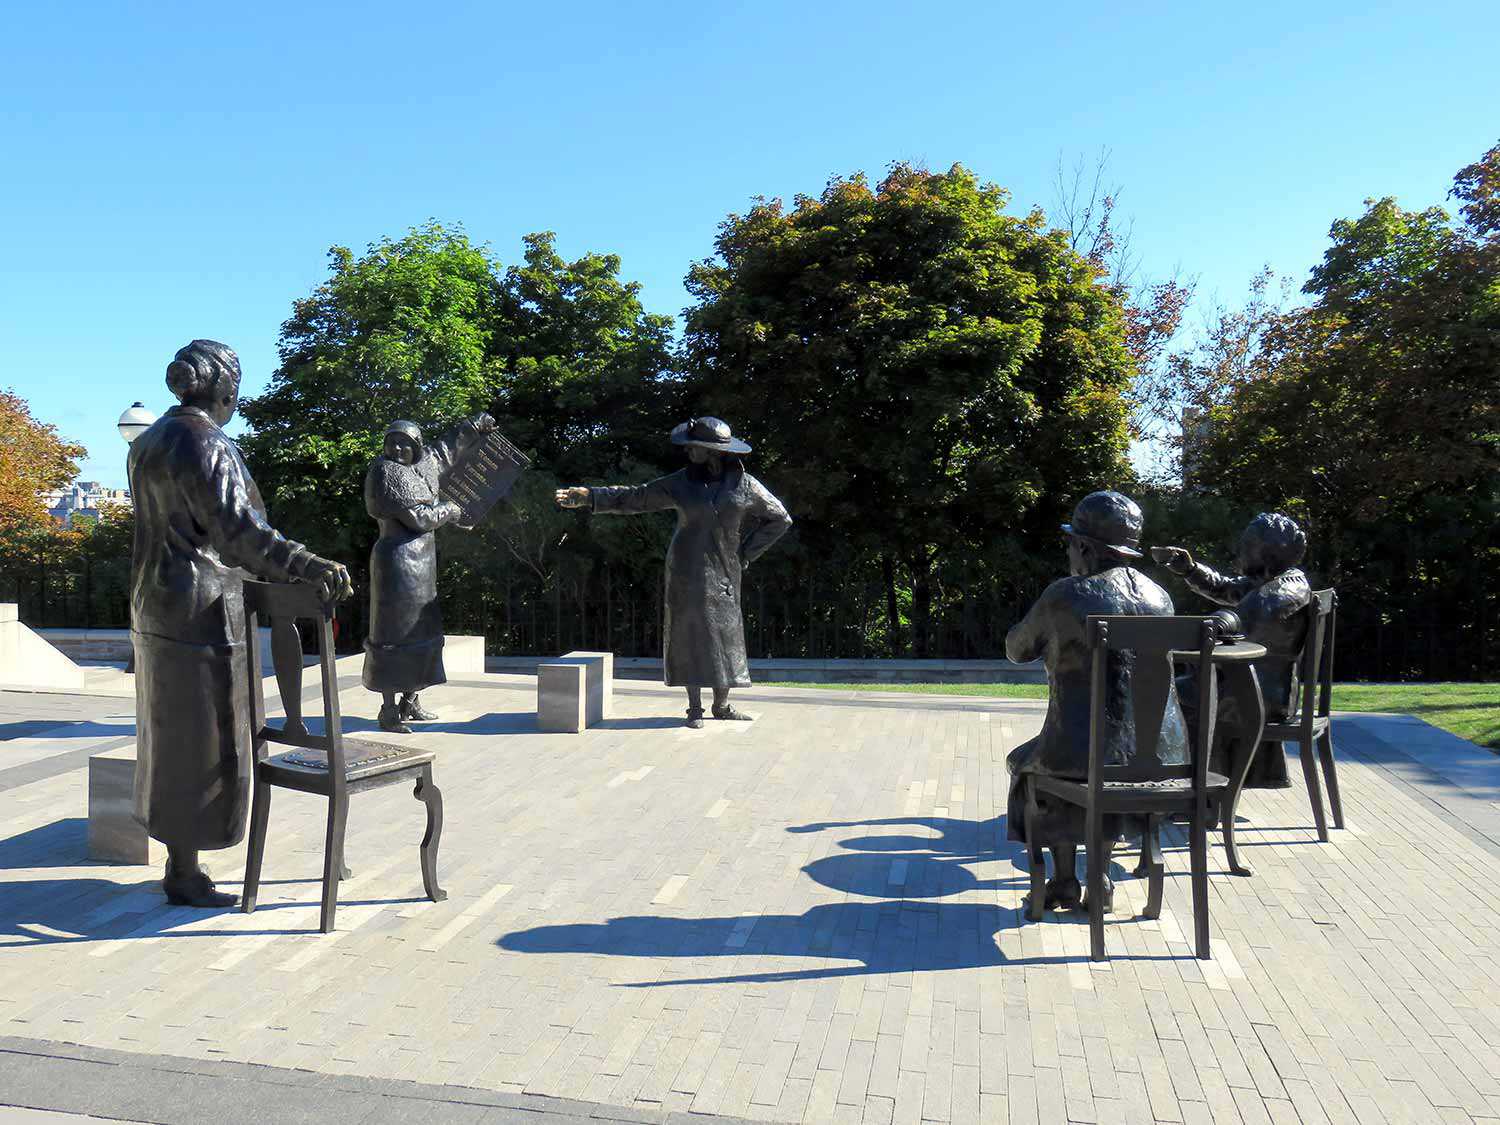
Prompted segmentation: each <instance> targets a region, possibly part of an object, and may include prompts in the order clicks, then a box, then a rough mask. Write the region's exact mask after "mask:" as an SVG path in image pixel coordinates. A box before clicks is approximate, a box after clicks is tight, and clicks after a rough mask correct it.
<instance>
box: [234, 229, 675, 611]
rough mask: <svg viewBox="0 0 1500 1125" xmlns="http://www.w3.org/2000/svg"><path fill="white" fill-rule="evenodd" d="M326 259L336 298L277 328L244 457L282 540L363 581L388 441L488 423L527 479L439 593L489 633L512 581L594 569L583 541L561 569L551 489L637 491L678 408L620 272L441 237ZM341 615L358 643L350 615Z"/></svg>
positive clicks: (322, 294) (251, 408) (452, 544)
mask: <svg viewBox="0 0 1500 1125" xmlns="http://www.w3.org/2000/svg"><path fill="white" fill-rule="evenodd" d="M329 258H330V271H329V272H330V276H329V278H328V280H327V281H325V282H324V283H323V284H322V285H320V286H319V287H318V288H317V289H316V290H315V291H314V292H313V293H312V294H311V295H310V296H309V297H307V298H304V299H302V300H299V301H298V302H296V304H295V306H294V308H293V313H292V316H291V317H290V318H289V319H288V320H287V321H286V323H285V324H284V325H283V326H282V333H281V346H280V351H281V365H280V367H278V369H277V370H276V372H275V374H274V375H273V376H272V379H271V385H270V387H269V388H268V390H267V391H266V393H265V394H263V395H260V396H259V397H257V398H255V399H254V400H250V401H247V402H246V403H245V404H244V406H243V411H244V414H245V417H246V419H247V420H248V421H249V422H250V424H251V426H252V427H253V432H252V433H251V434H250V435H248V436H247V437H246V438H245V440H244V442H243V445H244V447H245V451H246V454H247V456H248V458H249V459H250V462H251V465H252V469H253V471H254V473H255V475H256V479H257V482H258V483H259V484H260V486H261V488H262V491H263V492H264V493H265V495H266V498H267V501H268V504H269V506H270V507H271V510H272V517H273V520H274V521H275V522H276V523H277V525H278V526H280V527H282V528H283V530H285V531H286V532H287V533H288V534H291V535H294V536H296V537H298V538H301V539H304V540H305V541H307V542H308V543H309V545H311V546H313V547H314V549H315V550H318V551H319V552H321V553H324V554H328V555H331V556H334V557H338V558H340V559H341V560H343V561H346V562H348V563H349V564H350V566H351V568H352V569H353V570H354V571H355V572H356V574H361V573H362V572H363V571H364V569H365V566H366V561H367V557H368V554H369V550H370V547H371V545H372V544H373V542H374V539H375V535H376V529H375V525H374V524H373V523H372V522H371V520H370V519H369V517H368V516H367V515H366V513H365V510H364V502H363V480H364V473H365V468H366V466H367V465H368V464H369V462H370V460H371V458H373V457H374V456H376V454H377V453H378V452H379V449H380V444H381V435H382V434H383V433H384V430H385V427H386V425H387V424H388V423H390V422H391V421H394V420H395V419H397V418H406V419H410V420H412V421H415V422H417V423H419V424H421V425H422V426H423V427H424V430H425V431H426V433H427V436H428V437H429V439H437V438H441V437H443V436H444V435H445V433H446V431H447V429H448V428H449V427H450V426H451V425H452V424H454V423H456V422H457V421H459V420H460V419H461V418H463V417H466V416H468V415H471V414H473V413H476V412H478V411H480V410H489V411H490V412H492V413H494V414H495V415H496V417H497V418H498V419H499V420H500V424H501V428H502V429H503V431H504V432H505V434H506V436H507V437H509V438H510V439H511V440H512V441H514V442H515V443H516V444H517V445H518V446H520V447H521V448H522V449H523V450H524V451H526V452H527V453H528V454H529V455H530V456H532V458H533V460H534V462H535V465H536V468H535V471H534V472H533V473H531V474H529V475H528V477H527V478H524V484H523V486H522V487H521V488H520V489H519V490H518V493H517V495H516V497H515V498H514V500H513V502H512V503H511V504H509V505H507V506H505V507H503V508H502V509H501V510H500V511H498V512H497V513H496V515H495V516H494V517H492V518H491V519H490V520H489V521H487V522H486V524H485V525H484V527H483V529H482V530H481V531H480V532H479V533H477V534H475V535H464V534H460V533H454V534H452V535H449V534H447V533H444V535H443V548H442V551H441V553H440V557H441V558H442V559H443V561H444V565H445V567H446V568H447V569H446V570H445V572H444V573H445V585H447V584H451V583H450V582H449V581H448V579H452V580H453V581H462V582H464V583H466V584H467V589H466V591H465V592H466V595H471V596H472V600H473V601H474V603H475V606H476V607H477V608H475V610H474V612H475V614H476V615H477V616H478V617H479V621H478V622H477V623H476V624H477V627H483V624H484V614H485V613H487V612H491V611H492V610H493V606H487V605H486V601H487V598H488V600H490V601H492V600H493V595H494V594H495V590H496V588H497V586H498V585H501V584H503V583H506V582H508V581H510V579H511V578H512V577H513V576H512V575H510V573H509V572H508V570H507V566H509V565H513V566H515V567H517V568H519V569H518V571H517V574H518V575H519V576H521V579H522V580H524V581H528V582H535V583H540V584H543V585H546V584H549V583H552V582H553V581H554V580H555V577H556V576H555V571H556V568H557V566H558V565H559V562H560V560H561V558H562V556H563V555H566V556H568V557H569V558H570V559H571V561H572V562H573V563H574V564H575V565H584V566H587V565H591V563H590V560H591V558H592V557H593V556H595V555H597V554H598V548H597V543H596V542H595V541H594V536H593V535H592V534H591V533H592V531H593V529H591V528H590V529H583V530H582V532H581V534H575V535H573V536H572V538H571V541H570V542H569V543H568V547H567V550H566V551H564V552H562V553H561V554H560V553H559V550H558V548H559V547H560V546H561V541H562V540H563V539H564V537H566V536H567V535H568V532H569V530H573V529H575V525H576V523H577V521H576V520H563V519H562V517H561V516H560V515H559V513H557V511H556V509H555V506H554V505H553V504H552V501H551V496H550V491H549V489H550V487H551V486H552V485H555V483H556V482H557V480H558V479H559V476H560V475H561V476H566V477H568V478H570V479H572V478H577V479H586V478H601V477H605V476H617V475H620V474H621V473H625V474H627V475H628V474H630V473H632V472H634V473H636V474H639V473H640V472H641V471H642V468H641V463H640V459H641V458H642V457H644V456H649V454H650V453H651V452H656V453H658V454H659V453H660V452H661V450H660V446H661V440H660V434H659V432H657V431H659V430H660V427H661V421H660V419H661V416H662V415H663V414H665V413H668V412H669V407H668V406H667V405H666V404H667V403H668V402H669V401H670V400H671V399H672V398H673V396H674V395H677V394H679V393H680V391H679V389H678V388H677V387H676V385H675V384H674V382H673V380H672V378H671V370H672V367H671V355H670V347H669V345H670V332H671V320H670V318H667V317H660V316H651V315H649V314H647V313H646V312H645V310H644V309H643V308H642V306H641V303H640V299H639V295H638V286H636V285H634V284H631V283H626V282H623V281H621V280H620V278H619V269H620V262H619V259H618V258H616V257H614V256H610V255H599V254H588V255H585V256H584V257H582V258H580V259H578V260H576V261H572V262H569V261H566V260H565V259H563V258H562V257H561V256H560V255H559V254H558V253H557V252H556V249H555V247H554V240H553V236H552V235H551V234H546V233H543V234H533V235H530V236H528V237H527V238H526V240H525V254H524V258H523V260H522V261H521V262H520V263H517V264H515V265H512V266H510V267H508V268H507V267H505V266H503V265H502V264H501V263H500V262H499V261H498V260H497V259H496V258H495V257H494V255H493V253H492V252H491V251H490V249H489V248H488V247H486V246H481V245H476V244H475V243H473V242H471V241H470V239H469V238H468V236H467V235H466V234H465V233H464V232H463V231H462V230H457V229H447V228H444V227H443V226H441V225H439V224H437V223H429V224H427V225H426V226H423V227H420V228H418V229H416V230H413V231H411V232H409V233H408V234H407V235H406V236H405V237H404V238H402V239H400V240H397V241H392V240H385V241H382V242H379V243H376V244H375V245H373V246H371V247H370V249H369V251H368V252H367V253H366V254H364V255H363V256H361V257H356V256H355V255H354V254H353V253H352V252H351V251H349V250H348V249H346V248H343V247H335V248H334V249H332V250H331V251H330V252H329ZM602 533H603V534H604V535H605V536H608V535H609V534H610V533H611V529H609V528H604V529H602ZM637 534H639V532H637ZM349 612H350V613H351V617H352V618H353V621H352V624H354V625H355V626H356V629H355V631H356V632H357V626H358V624H359V612H360V607H359V606H358V605H352V606H350V607H349Z"/></svg>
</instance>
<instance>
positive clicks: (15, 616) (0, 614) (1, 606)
mask: <svg viewBox="0 0 1500 1125" xmlns="http://www.w3.org/2000/svg"><path fill="white" fill-rule="evenodd" d="M19 620H21V607H20V606H19V605H17V604H16V603H15V602H0V621H19Z"/></svg>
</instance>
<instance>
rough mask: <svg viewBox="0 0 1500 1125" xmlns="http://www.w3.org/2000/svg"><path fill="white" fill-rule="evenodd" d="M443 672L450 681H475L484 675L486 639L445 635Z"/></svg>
mask: <svg viewBox="0 0 1500 1125" xmlns="http://www.w3.org/2000/svg"><path fill="white" fill-rule="evenodd" d="M443 671H444V672H446V673H447V674H448V678H449V679H450V680H473V679H477V678H479V677H480V676H482V675H484V638H483V637H475V636H464V635H461V634H457V633H446V634H444V635H443Z"/></svg>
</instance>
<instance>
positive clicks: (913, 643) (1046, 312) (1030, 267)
mask: <svg viewBox="0 0 1500 1125" xmlns="http://www.w3.org/2000/svg"><path fill="white" fill-rule="evenodd" d="M1006 202H1007V194H1006V192H1005V191H1003V190H1002V189H1001V188H999V187H997V186H995V185H993V184H985V183H981V182H980V181H979V180H978V179H976V177H975V176H974V175H973V174H972V173H970V172H969V171H967V170H966V169H964V168H962V167H961V166H957V165H955V166H954V167H953V168H952V169H950V170H949V171H948V172H945V173H941V174H937V173H931V172H927V171H924V170H921V169H918V168H914V167H910V166H907V165H896V166H895V167H894V168H893V169H892V170H891V172H890V174H889V175H887V176H886V178H885V179H884V180H882V181H881V182H880V183H879V184H877V185H875V186H873V187H872V186H871V185H870V184H869V183H868V182H867V180H866V179H865V178H864V177H863V176H861V175H855V176H852V177H849V178H847V179H846V178H835V179H834V180H832V181H831V182H830V183H829V184H828V186H827V188H826V189H825V190H824V191H823V193H822V194H821V195H820V196H819V197H817V198H810V197H805V196H804V197H798V198H797V199H796V200H795V202H794V204H793V206H791V207H790V208H787V207H784V206H783V205H782V204H781V202H780V201H766V200H761V201H758V202H757V203H756V204H755V206H753V207H752V208H751V209H750V210H749V211H747V212H746V213H745V214H743V215H732V216H730V217H729V218H728V219H727V220H726V221H725V222H724V223H723V225H722V226H721V228H720V231H719V235H718V238H717V241H716V244H715V247H716V250H717V255H716V257H715V258H714V259H711V260H709V261H705V262H701V263H699V264H697V265H695V266H694V267H693V269H692V270H691V272H690V273H689V275H688V279H687V285H688V288H689V291H690V292H691V293H692V295H693V296H694V298H695V300H696V304H695V305H694V307H693V308H692V309H690V310H689V312H688V315H687V325H686V339H685V345H686V363H687V366H688V369H689V371H690V373H691V375H692V377H693V380H694V383H695V387H696V394H697V398H696V405H697V406H698V407H699V408H700V409H701V410H703V411H705V412H713V413H722V414H724V415H725V416H726V417H729V418H731V419H732V420H733V421H734V422H735V424H736V425H740V426H743V427H745V428H746V429H747V430H749V431H750V433H749V437H750V438H751V440H752V441H754V442H755V443H756V445H757V450H758V451H757V454H756V458H757V464H758V465H762V466H764V472H765V473H766V474H767V476H768V478H769V479H771V480H772V482H773V483H774V485H775V487H776V490H777V491H778V492H779V493H781V494H782V495H783V496H786V497H788V498H789V499H790V501H791V503H792V506H793V512H794V514H795V515H796V516H797V517H798V519H799V521H800V522H801V524H802V527H801V537H802V540H803V543H804V544H805V545H806V546H807V549H808V551H809V552H810V558H811V560H813V561H815V562H821V563H822V564H823V565H824V566H825V567H826V563H827V560H828V559H830V558H841V559H844V560H846V565H848V566H849V567H851V568H854V567H859V566H862V565H864V561H865V560H870V559H874V560H878V566H879V568H880V570H881V573H882V575H883V580H884V585H885V595H886V596H885V603H886V604H885V617H886V624H885V629H884V633H885V635H886V636H887V637H888V640H889V644H890V648H891V650H892V651H899V650H901V649H904V648H908V647H910V648H911V649H912V650H914V651H916V652H917V653H918V654H925V653H927V652H929V651H932V649H933V647H934V646H933V644H932V628H931V622H932V619H933V615H934V612H935V605H936V603H937V602H939V601H941V600H942V598H943V597H944V592H943V590H942V589H941V588H940V587H941V585H942V583H941V582H940V580H939V574H938V570H939V566H938V564H939V562H940V560H942V559H945V558H946V559H955V558H960V557H963V556H965V555H966V554H967V555H973V556H975V557H976V558H985V557H987V558H989V559H990V560H991V561H993V560H995V559H996V558H998V557H1001V556H1004V557H1005V558H1006V560H1007V561H1009V562H1014V560H1015V559H1016V558H1017V557H1019V556H1021V555H1024V554H1025V553H1027V552H1026V551H1021V550H1015V549H1014V547H1015V546H1020V545H1024V546H1025V547H1026V548H1029V549H1031V550H1032V551H1035V552H1037V553H1045V555H1046V560H1047V563H1048V565H1049V566H1051V564H1052V563H1053V557H1052V555H1053V551H1052V548H1053V545H1054V544H1055V543H1056V538H1057V536H1056V527H1057V522H1058V519H1059V517H1060V516H1061V515H1062V514H1063V513H1065V512H1066V511H1067V509H1068V506H1069V505H1070V504H1071V503H1072V501H1073V500H1075V499H1076V498H1077V497H1078V496H1079V495H1080V494H1082V493H1084V492H1087V491H1088V490H1089V489H1091V488H1094V487H1100V486H1104V485H1112V484H1118V483H1120V482H1121V481H1122V480H1123V479H1125V478H1126V476H1127V474H1128V467H1127V464H1126V460H1125V449H1126V444H1127V441H1128V430H1127V414H1128V410H1127V404H1126V401H1125V397H1124V396H1125V392H1126V391H1127V390H1128V389H1129V387H1130V383H1131V378H1132V375H1133V374H1134V365H1133V363H1132V357H1131V354H1130V351H1129V350H1128V348H1127V339H1126V322H1125V317H1124V314H1123V310H1122V307H1121V302H1120V300H1119V296H1118V294H1117V293H1115V292H1112V291H1111V290H1110V289H1109V287H1108V286H1106V285H1104V284H1102V283H1101V270H1100V268H1099V266H1098V265H1097V264H1095V263H1093V262H1090V261H1089V260H1088V259H1087V258H1086V257H1085V256H1084V255H1082V254H1080V253H1078V252H1077V251H1075V250H1074V249H1073V248H1072V247H1071V246H1070V245H1069V238H1068V235H1067V234H1065V233H1064V232H1060V231H1054V230H1049V229H1048V228H1047V225H1046V221H1045V219H1044V217H1043V216H1042V214H1041V213H1040V212H1036V211H1034V212H1032V213H1031V214H1028V215H1026V216H1024V217H1017V216H1014V215H1011V214H1008V213H1007V212H1006V209H1005V208H1006ZM1005 544H1010V545H1012V549H1010V550H1009V551H1007V550H1006V547H1005V546H1004V545H1005ZM1052 568H1053V569H1055V567H1052ZM1006 577H1007V576H1005V575H1003V574H1002V575H1000V576H999V578H1000V580H1001V581H1004V580H1005V579H1006ZM905 589H909V590H910V598H911V602H910V606H911V608H910V616H911V620H912V636H911V638H910V640H909V641H908V639H907V638H906V637H905V636H904V635H903V630H902V629H901V628H900V627H899V622H900V621H901V619H902V617H904V616H905V614H904V613H903V612H902V605H901V603H902V601H903V590H905Z"/></svg>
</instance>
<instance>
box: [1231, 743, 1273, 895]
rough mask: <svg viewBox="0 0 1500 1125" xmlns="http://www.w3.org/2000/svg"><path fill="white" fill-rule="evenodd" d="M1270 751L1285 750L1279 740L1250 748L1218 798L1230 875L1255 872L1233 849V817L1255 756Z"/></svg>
mask: <svg viewBox="0 0 1500 1125" xmlns="http://www.w3.org/2000/svg"><path fill="white" fill-rule="evenodd" d="M1270 753H1277V754H1284V753H1286V751H1285V750H1283V749H1282V748H1281V743H1279V742H1262V743H1260V744H1259V745H1257V746H1255V747H1253V748H1252V749H1251V750H1250V761H1248V762H1246V763H1245V764H1244V766H1243V767H1242V768H1240V769H1239V770H1237V771H1235V773H1234V775H1233V776H1231V777H1230V779H1229V788H1228V789H1226V790H1225V791H1224V795H1223V797H1221V798H1220V799H1219V823H1220V828H1221V829H1222V830H1223V833H1224V858H1225V860H1227V861H1228V864H1229V873H1230V874H1231V875H1254V874H1255V871H1254V870H1253V869H1252V868H1251V866H1250V865H1249V864H1248V863H1246V862H1245V861H1244V860H1242V859H1240V856H1239V852H1238V851H1236V850H1235V841H1234V827H1235V826H1234V818H1235V812H1236V811H1237V810H1238V809H1239V807H1240V794H1241V793H1243V792H1244V790H1245V778H1246V777H1247V776H1248V775H1249V772H1250V767H1251V766H1252V765H1254V764H1255V756H1256V755H1257V754H1270Z"/></svg>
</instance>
